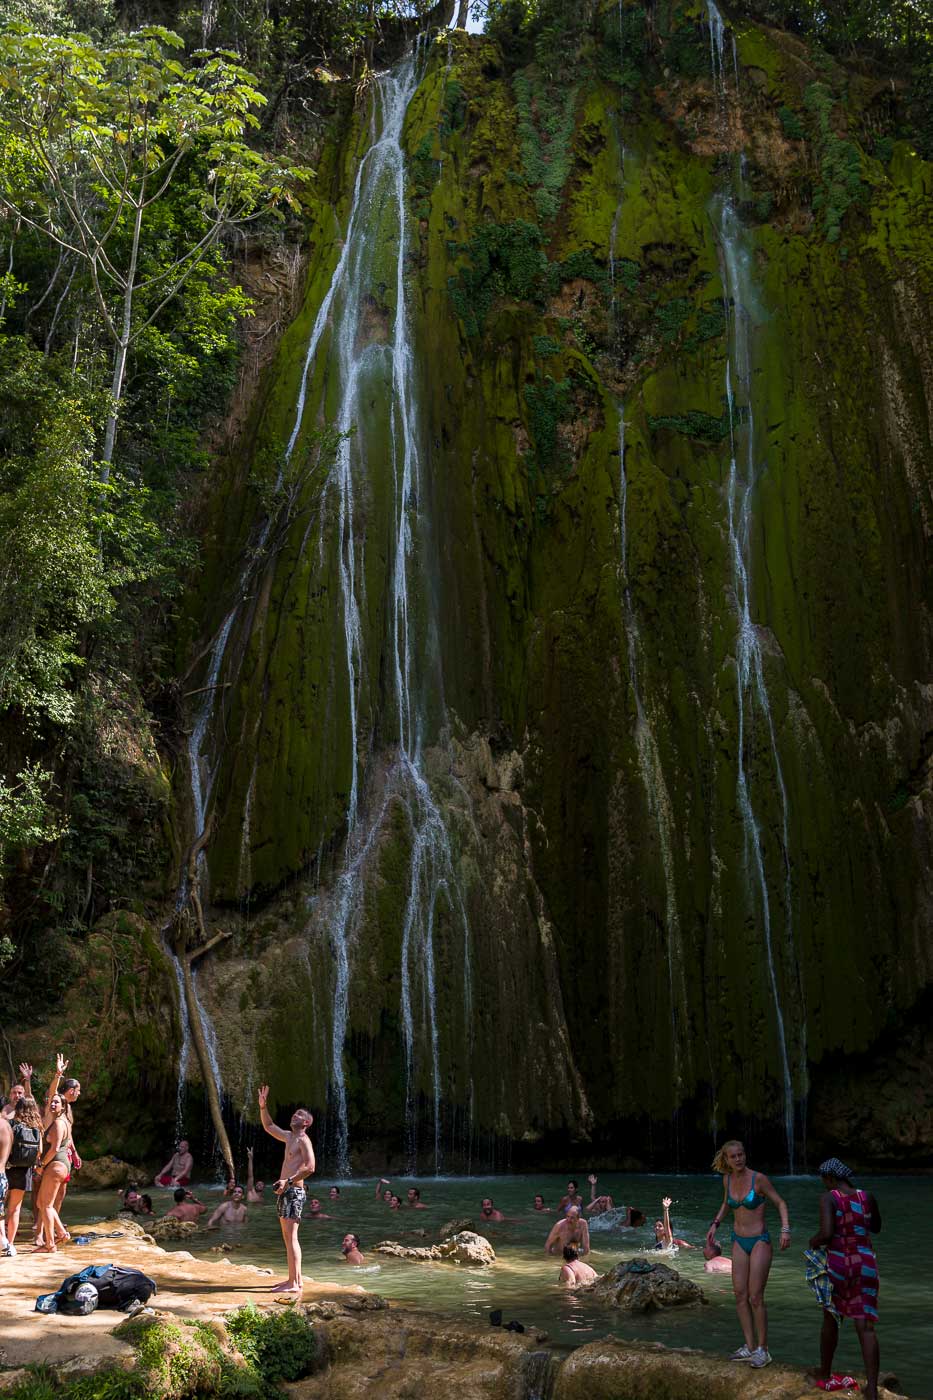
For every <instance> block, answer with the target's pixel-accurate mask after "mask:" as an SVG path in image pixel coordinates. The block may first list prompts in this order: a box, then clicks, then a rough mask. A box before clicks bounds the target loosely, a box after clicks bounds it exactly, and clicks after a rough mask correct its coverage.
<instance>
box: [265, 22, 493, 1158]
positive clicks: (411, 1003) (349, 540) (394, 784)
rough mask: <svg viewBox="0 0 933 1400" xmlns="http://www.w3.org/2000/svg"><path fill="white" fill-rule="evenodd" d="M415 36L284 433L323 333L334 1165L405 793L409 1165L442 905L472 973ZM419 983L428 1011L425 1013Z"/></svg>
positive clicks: (434, 1086)
mask: <svg viewBox="0 0 933 1400" xmlns="http://www.w3.org/2000/svg"><path fill="white" fill-rule="evenodd" d="M421 53H422V50H421V46H420V44H419V46H418V47H416V49H415V51H414V52H413V53H412V54H410V55H409V56H408V57H407V58H405V59H404V60H403V61H402V62H401V63H400V64H399V65H398V67H397V68H395V69H394V70H392V71H391V72H389V73H384V74H381V75H380V76H379V77H378V78H377V79H376V80H375V81H374V83H373V86H372V102H373V107H372V121H373V139H372V143H371V145H370V147H369V149H368V150H367V152H366V154H365V155H364V156H363V158H362V160H361V162H360V166H359V168H358V171H357V178H356V182H355V186H354V193H353V199H352V204H351V213H350V218H349V223H348V227H347V234H346V240H345V243H344V246H343V249H342V252H341V256H340V260H339V262H338V265H337V267H336V269H335V272H334V276H333V278H332V280H331V284H330V287H329V289H328V292H327V294H326V296H325V298H324V300H323V301H322V303H321V306H320V308H319V310H318V314H317V317H316V318H315V322H314V326H313V328H312V332H311V337H310V340H309V343H308V350H307V353H306V356H305V364H304V372H303V374H302V379H301V389H300V393H299V399H298V404H297V408H296V416H295V425H294V428H293V431H292V436H291V439H290V442H289V450H291V449H292V448H293V447H294V444H295V441H296V439H297V436H298V433H299V431H300V428H301V423H302V419H303V417H304V414H305V409H306V399H307V395H308V391H309V386H310V384H311V380H312V371H313V370H314V369H315V367H316V366H317V361H318V357H319V355H320V353H322V341H323V338H324V334H325V330H327V331H329V332H330V341H329V344H328V345H327V347H326V349H325V350H324V351H323V353H325V354H326V375H325V376H324V377H325V378H326V379H327V380H328V382H329V384H330V386H331V392H332V393H333V394H334V395H335V397H336V400H337V405H338V406H337V412H336V421H335V427H336V428H337V430H338V432H339V433H340V440H339V446H338V450H337V456H336V460H335V463H334V466H333V468H332V469H331V472H330V473H329V475H328V478H327V481H326V483H325V485H324V488H323V497H324V501H325V504H326V505H329V507H330V510H331V511H332V512H333V515H334V517H335V521H334V524H335V538H336V541H337V545H336V548H337V576H338V584H339V592H340V609H341V615H342V631H343V648H342V658H341V660H342V664H343V667H344V669H345V675H346V680H347V693H348V697H349V708H348V715H347V722H348V728H349V733H350V752H351V769H352V771H351V773H350V775H349V777H350V781H349V795H348V800H347V810H346V842H345V848H344V857H343V863H342V868H341V870H340V872H339V874H338V876H337V879H336V882H335V887H334V891H333V896H332V910H331V918H330V925H329V936H330V942H331V946H332V950H333V956H334V969H335V971H334V1003H333V1021H332V1038H331V1095H332V1101H333V1108H334V1113H335V1118H336V1156H337V1168H338V1171H339V1172H341V1173H342V1174H347V1173H348V1172H349V1126H348V1103H347V1085H346V1076H345V1070H344V1063H343V1054H344V1045H345V1041H346V1036H347V1025H348V1016H349V995H350V976H351V965H350V951H351V947H352V943H353V939H354V935H355V932H356V930H357V927H358V923H359V919H360V916H361V912H362V899H363V892H364V886H363V879H364V871H365V865H366V861H367V858H368V857H369V855H370V854H371V852H372V849H373V846H374V843H375V838H376V836H377V834H378V832H379V829H380V826H381V824H382V822H383V820H384V818H385V816H386V813H387V811H388V808H389V804H390V803H401V805H402V807H403V808H404V811H405V813H406V817H407V822H408V826H409V835H410V843H411V844H410V855H409V864H408V875H407V891H406V900H405V912H404V919H403V928H402V944H401V969H400V973H401V1022H402V1038H403V1048H404V1052H405V1065H406V1120H407V1122H406V1137H407V1143H408V1151H409V1157H410V1159H411V1161H410V1165H411V1166H412V1167H414V1165H415V1160H416V1157H417V1120H418V1104H417V1079H418V1066H417V1064H416V1048H417V1041H418V1026H417V1024H416V1021H417V1020H418V1019H420V1020H421V1022H422V1024H423V1025H424V1028H425V1033H426V1039H427V1044H428V1049H429V1060H430V1073H429V1079H430V1084H431V1093H432V1098H433V1119H434V1166H435V1170H437V1169H439V1166H440V1126H441V1125H440V1116H441V1097H442V1094H441V1068H440V1040H439V1025H438V1017H437V989H436V978H435V949H434V940H435V932H436V918H437V913H438V909H439V907H440V906H441V903H442V902H443V903H446V905H447V908H448V912H449V914H450V916H451V918H452V919H454V920H457V921H459V922H460V923H461V926H462V931H463V937H464V943H465V954H464V968H465V971H466V972H467V973H468V970H469V965H470V964H469V952H468V939H469V933H468V928H467V924H466V918H465V913H464V906H463V901H462V899H461V898H460V895H459V889H458V884H457V877H456V873H455V869H454V862H453V856H452V852H451V847H450V841H449V837H448V833H447V829H446V826H445V823H444V820H443V817H442V815H441V812H440V810H439V808H438V806H437V804H436V802H435V800H434V797H433V795H432V792H431V788H430V784H429V782H428V779H427V776H426V773H425V766H424V755H423V742H424V735H423V728H424V723H425V711H426V707H427V700H428V694H427V692H428V691H429V690H430V691H431V695H432V698H433V702H434V705H435V707H436V706H437V703H438V698H439V697H440V696H441V694H442V690H441V686H440V683H439V681H440V678H439V676H436V675H431V674H430V672H431V669H432V656H431V654H430V652H431V648H430V638H431V637H432V636H433V626H432V621H433V619H431V618H429V619H427V620H425V619H424V618H418V617H416V616H415V612H416V608H414V607H413V602H412V581H413V578H414V577H417V579H418V584H419V588H420V589H421V590H422V592H426V594H427V606H428V608H430V607H431V605H432V602H433V599H432V596H431V589H430V586H429V585H428V586H427V587H425V585H426V578H425V572H426V570H425V565H426V558H425V556H426V554H427V536H426V532H427V526H428V522H427V520H426V518H425V515H424V511H423V500H422V495H423V493H422V490H421V487H422V482H421V457H420V448H419V428H420V425H419V402H418V384H417V379H416V375H415V364H414V353H413V348H412V344H411V333H410V324H409V314H408V304H407V287H406V259H407V256H408V234H407V212H406V208H405V159H404V153H403V151H402V145H401V136H402V127H403V123H404V120H405V115H406V112H407V110H408V104H409V102H410V101H411V98H412V96H413V95H414V93H415V91H416V89H417V86H418V83H419V81H420V77H421V67H422V63H421ZM393 243H394V253H393V256H394V274H395V275H394V279H393V284H394V285H393V290H394V307H393V306H391V305H390V306H388V307H387V308H385V319H386V325H385V328H384V332H383V336H382V337H381V338H373V337H370V336H367V335H366V334H365V333H364V325H365V316H366V312H367V308H371V305H372V301H373V299H374V296H375V294H376V291H377V288H378V286H379V283H380V280H381V279H382V278H383V276H384V269H385V257H386V250H387V248H388V247H389V246H390V245H392V244H393ZM367 393H369V394H372V396H373V398H375V399H377V400H379V401H380V402H381V401H387V402H388V406H389V433H388V437H389V447H390V452H391V467H392V474H393V478H392V479H393V492H394V519H393V533H392V561H391V578H390V583H389V598H388V602H389V606H390V617H389V622H388V634H389V647H390V656H389V658H388V661H389V669H390V675H391V679H392V701H393V705H394V710H395V721H396V724H397V748H396V749H395V750H394V751H393V754H392V757H391V761H390V765H389V769H388V772H387V774H386V775H385V778H384V784H385V794H384V797H383V800H382V802H381V803H380V804H378V810H377V812H376V814H375V816H374V817H369V816H367V814H366V813H365V812H364V810H363V805H362V796H363V789H364V786H365V783H364V782H363V781H361V779H365V777H366V774H365V772H364V773H363V774H361V772H360V759H359V751H358V749H359V737H360V713H359V706H360V693H361V688H362V686H363V682H364V677H365V674H366V662H367V658H366V656H365V654H364V640H363V628H362V621H361V602H362V600H363V599H364V597H365V593H364V578H363V564H364V544H365V539H364V537H360V538H358V536H357V531H358V529H359V528H360V527H359V523H358V520H357V510H356V505H357V494H358V491H360V490H362V488H363V483H365V482H366V480H367V474H368V473H371V472H375V471H376V469H377V468H378V467H379V466H380V465H381V463H379V462H376V461H369V460H367V450H366V443H365V433H363V432H355V433H354V432H353V431H352V430H353V429H354V428H356V427H358V426H359V425H360V423H361V421H362V420H363V418H364V416H365V408H364V402H365V399H366V395H367ZM327 517H328V512H327V510H324V509H322V512H321V536H320V540H319V555H320V558H321V560H322V561H323V560H324V558H325V537H324V532H325V528H326V524H325V522H326V520H327ZM419 980H420V991H421V1003H422V1004H421V1015H420V1017H418V1016H417V1015H416V995H417V985H416V984H417V983H418V982H419Z"/></svg>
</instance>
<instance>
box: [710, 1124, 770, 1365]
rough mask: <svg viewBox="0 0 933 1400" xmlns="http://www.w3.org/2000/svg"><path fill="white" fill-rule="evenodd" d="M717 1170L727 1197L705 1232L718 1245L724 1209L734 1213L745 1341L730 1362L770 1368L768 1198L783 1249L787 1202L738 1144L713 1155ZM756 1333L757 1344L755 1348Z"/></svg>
mask: <svg viewBox="0 0 933 1400" xmlns="http://www.w3.org/2000/svg"><path fill="white" fill-rule="evenodd" d="M713 1171H714V1172H719V1173H720V1174H721V1175H722V1178H723V1183H722V1184H723V1201H722V1205H721V1206H720V1207H719V1210H718V1211H717V1212H716V1214H715V1216H714V1217H713V1220H712V1222H711V1224H710V1227H709V1230H708V1231H707V1233H706V1238H707V1241H708V1242H709V1243H710V1244H713V1243H715V1236H716V1231H717V1230H718V1229H719V1226H720V1225H721V1223H722V1220H723V1217H724V1216H725V1214H726V1211H728V1210H732V1211H734V1212H735V1215H734V1217H733V1228H732V1288H733V1291H734V1292H735V1307H736V1311H737V1312H738V1315H739V1323H740V1325H741V1328H742V1335H743V1336H744V1338H745V1341H744V1343H743V1345H742V1346H740V1347H739V1349H738V1351H734V1352H733V1353H732V1355H731V1356H730V1358H729V1360H730V1361H747V1362H748V1364H749V1365H750V1366H755V1367H759V1366H767V1365H768V1363H769V1361H770V1360H771V1353H770V1352H769V1351H768V1310H767V1308H766V1307H765V1285H766V1284H767V1282H768V1274H769V1273H770V1272H771V1259H772V1257H773V1250H772V1248H771V1236H770V1235H769V1234H768V1231H767V1229H766V1228H765V1202H766V1201H770V1202H771V1203H772V1205H775V1206H777V1209H778V1214H779V1215H780V1217H781V1248H782V1249H787V1248H788V1247H789V1246H790V1222H789V1219H788V1215H787V1203H786V1202H785V1201H783V1200H782V1199H781V1197H780V1196H779V1195H778V1193H777V1192H776V1191H775V1189H774V1187H773V1186H772V1185H771V1182H770V1181H769V1180H768V1178H767V1177H766V1176H765V1175H764V1173H763V1172H753V1171H752V1170H751V1168H750V1167H749V1165H748V1163H747V1161H746V1160H745V1148H744V1147H743V1146H742V1144H741V1143H740V1142H736V1141H734V1140H733V1141H732V1142H724V1143H723V1145H722V1147H720V1149H719V1151H718V1152H717V1153H716V1156H715V1157H714V1158H713ZM755 1333H757V1334H758V1345H757V1346H755V1345H754V1343H755Z"/></svg>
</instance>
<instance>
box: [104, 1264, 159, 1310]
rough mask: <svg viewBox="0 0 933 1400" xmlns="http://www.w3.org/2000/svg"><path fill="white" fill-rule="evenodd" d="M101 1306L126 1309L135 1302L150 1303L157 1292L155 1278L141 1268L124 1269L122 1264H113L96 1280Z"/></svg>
mask: <svg viewBox="0 0 933 1400" xmlns="http://www.w3.org/2000/svg"><path fill="white" fill-rule="evenodd" d="M95 1286H96V1288H97V1294H98V1300H97V1306H98V1307H100V1308H116V1309H117V1311H118V1312H123V1311H125V1309H126V1308H128V1307H130V1306H131V1305H132V1304H133V1303H148V1302H149V1299H150V1298H151V1297H152V1295H153V1293H155V1292H156V1282H155V1279H151V1278H150V1277H149V1275H148V1274H144V1273H142V1271H141V1270H139V1269H124V1268H123V1266H122V1265H121V1264H111V1265H110V1267H109V1268H108V1269H107V1272H106V1273H105V1274H103V1275H101V1277H100V1278H98V1279H96V1280H95Z"/></svg>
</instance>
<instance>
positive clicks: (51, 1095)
mask: <svg viewBox="0 0 933 1400" xmlns="http://www.w3.org/2000/svg"><path fill="white" fill-rule="evenodd" d="M67 1068H68V1061H67V1060H66V1059H65V1058H64V1056H62V1055H57V1056H56V1057H55V1070H54V1072H53V1074H52V1077H51V1079H50V1081H49V1085H48V1088H47V1089H46V1092H45V1099H44V1104H43V1108H42V1109H40V1108H39V1105H38V1103H37V1101H36V1097H35V1095H34V1093H33V1088H32V1078H33V1067H32V1065H29V1064H21V1065H20V1067H19V1080H18V1081H17V1083H15V1084H14V1085H13V1086H12V1087H11V1089H10V1092H9V1095H8V1096H7V1100H6V1103H5V1104H4V1105H3V1107H2V1109H0V1213H2V1220H0V1255H2V1256H3V1257H5V1258H7V1259H10V1258H14V1257H15V1255H16V1252H17V1250H16V1237H17V1234H18V1232H19V1224H20V1213H21V1211H22V1206H23V1201H24V1199H25V1197H26V1195H27V1194H28V1193H29V1192H32V1193H33V1215H34V1220H35V1241H34V1248H35V1249H36V1250H37V1251H39V1252H41V1253H44V1254H55V1253H56V1252H57V1250H58V1246H59V1245H60V1244H61V1243H62V1242H63V1241H65V1240H67V1239H69V1238H70V1236H69V1234H68V1231H67V1229H66V1228H65V1225H64V1223H63V1221H62V1216H61V1211H62V1206H63V1203H64V1200H65V1194H66V1192H67V1190H68V1183H69V1181H70V1180H71V1175H72V1172H74V1171H77V1170H79V1169H80V1166H81V1158H80V1157H79V1155H78V1149H77V1148H76V1146H75V1140H74V1104H75V1103H76V1102H77V1100H78V1098H79V1097H80V1094H81V1085H80V1083H79V1081H78V1080H77V1079H69V1078H66V1077H65V1070H66V1069H67Z"/></svg>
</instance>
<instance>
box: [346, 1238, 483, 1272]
mask: <svg viewBox="0 0 933 1400" xmlns="http://www.w3.org/2000/svg"><path fill="white" fill-rule="evenodd" d="M373 1253H374V1254H389V1255H391V1256H392V1258H394V1259H421V1260H440V1261H443V1262H444V1263H447V1264H471V1265H478V1266H485V1265H487V1264H494V1263H495V1262H496V1252H495V1250H494V1249H493V1247H492V1245H491V1244H490V1243H489V1241H488V1240H487V1239H484V1238H483V1236H482V1235H476V1234H474V1233H473V1232H472V1231H471V1230H461V1231H460V1232H459V1233H458V1234H456V1235H454V1236H452V1238H450V1239H447V1240H442V1241H441V1243H440V1244H432V1245H424V1246H416V1245H404V1244H399V1243H398V1241H397V1240H383V1241H382V1242H381V1243H380V1244H377V1245H374V1246H373Z"/></svg>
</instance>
